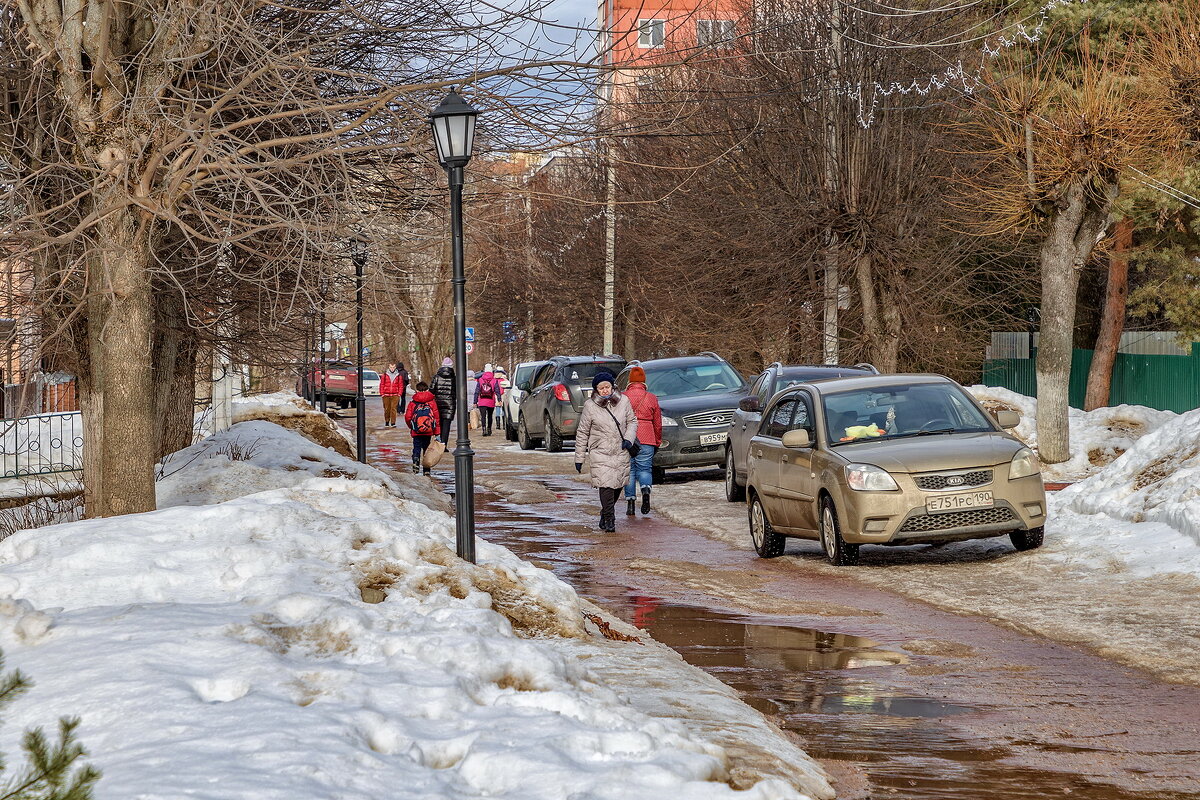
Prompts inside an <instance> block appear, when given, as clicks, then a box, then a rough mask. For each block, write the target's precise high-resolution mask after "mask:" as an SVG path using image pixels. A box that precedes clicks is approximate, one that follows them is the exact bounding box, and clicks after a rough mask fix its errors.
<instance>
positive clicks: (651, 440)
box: [625, 367, 662, 516]
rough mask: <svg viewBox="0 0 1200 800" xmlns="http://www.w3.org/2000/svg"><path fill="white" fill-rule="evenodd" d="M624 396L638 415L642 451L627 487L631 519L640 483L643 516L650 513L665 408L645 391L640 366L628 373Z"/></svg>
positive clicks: (633, 461)
mask: <svg viewBox="0 0 1200 800" xmlns="http://www.w3.org/2000/svg"><path fill="white" fill-rule="evenodd" d="M625 396H626V397H627V398H629V403H630V405H632V406H633V413H634V414H635V415H636V416H637V438H638V444H640V445H641V449H640V450H639V451H638V454H637V455H636V456H633V457H632V458H631V459H630V464H629V483H627V484H625V502H626V504H627V506H626V509H625V513H626V514H628V515H630V516H632V515H633V506H634V501H635V500H636V499H637V484H639V483H641V485H642V513H643V514H649V513H650V485H651V484H652V483H654V467H653V464H654V453H655V452H657V450H658V448H659V447H660V446H661V445H662V409H661V408H659V407H658V398H657V397H656V396H655V395H654V393H653V392H651V391H650V390H649V389H647V388H646V371H645V370H643V369H642V368H641V367H634V368H633V369H631V370H629V387H628V388H627V389H625Z"/></svg>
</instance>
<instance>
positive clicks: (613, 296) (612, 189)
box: [603, 147, 617, 354]
mask: <svg viewBox="0 0 1200 800" xmlns="http://www.w3.org/2000/svg"><path fill="white" fill-rule="evenodd" d="M607 155H608V158H607V162H608V163H607V164H606V166H605V169H604V178H605V180H604V183H605V186H606V190H607V191H606V208H605V214H604V350H603V352H604V353H605V354H608V353H613V352H616V351H615V350H613V322H614V320H615V317H616V308H617V167H616V165H615V164H613V160H612V149H611V147H610V148H608V153H607Z"/></svg>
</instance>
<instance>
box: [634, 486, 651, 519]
mask: <svg viewBox="0 0 1200 800" xmlns="http://www.w3.org/2000/svg"><path fill="white" fill-rule="evenodd" d="M629 513H630V514H632V513H633V501H632V500H630V501H629ZM642 513H643V514H649V513H650V487H648V486H643V487H642Z"/></svg>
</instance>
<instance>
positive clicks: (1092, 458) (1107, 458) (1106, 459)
mask: <svg viewBox="0 0 1200 800" xmlns="http://www.w3.org/2000/svg"><path fill="white" fill-rule="evenodd" d="M1123 455H1125V450H1124V449H1122V448H1120V447H1094V448H1092V449H1091V450H1089V451H1088V463H1090V464H1091V465H1092V466H1093V467H1107V466H1108V465H1109V464H1111V463H1112V462H1114V461H1116V460H1117V459H1118V458H1120V457H1121V456H1123Z"/></svg>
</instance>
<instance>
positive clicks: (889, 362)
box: [854, 253, 901, 373]
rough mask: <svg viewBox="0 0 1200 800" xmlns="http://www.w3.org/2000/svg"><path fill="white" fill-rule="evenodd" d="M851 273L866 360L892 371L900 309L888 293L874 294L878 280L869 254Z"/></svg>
mask: <svg viewBox="0 0 1200 800" xmlns="http://www.w3.org/2000/svg"><path fill="white" fill-rule="evenodd" d="M854 272H855V277H856V279H857V281H858V300H859V303H860V304H861V305H862V317H863V332H864V334H865V335H866V339H867V352H868V354H869V355H868V357H869V358H870V359H871V363H872V364H874V365H875V367H876V368H877V369H878V370H879V371H880V372H883V373H891V372H895V371H896V366H897V363H898V362H899V355H900V324H901V322H900V309H899V307H898V306H897V305H896V301H895V298H893V297H891V296H890V294H889V293H888V292H887V291H885V290H882V289H881V290H879V291H878V292H877V291H876V289H875V286H876V285H877V284H878V283H879V281H877V280H876V279H875V264H874V261H873V260H872V258H871V257H870V256H869V255H867V254H865V253H864V254H862V255H860V256H859V257H858V261H857V263H856V264H855V270H854ZM881 306H882V310H881V308H880V307H881Z"/></svg>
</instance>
